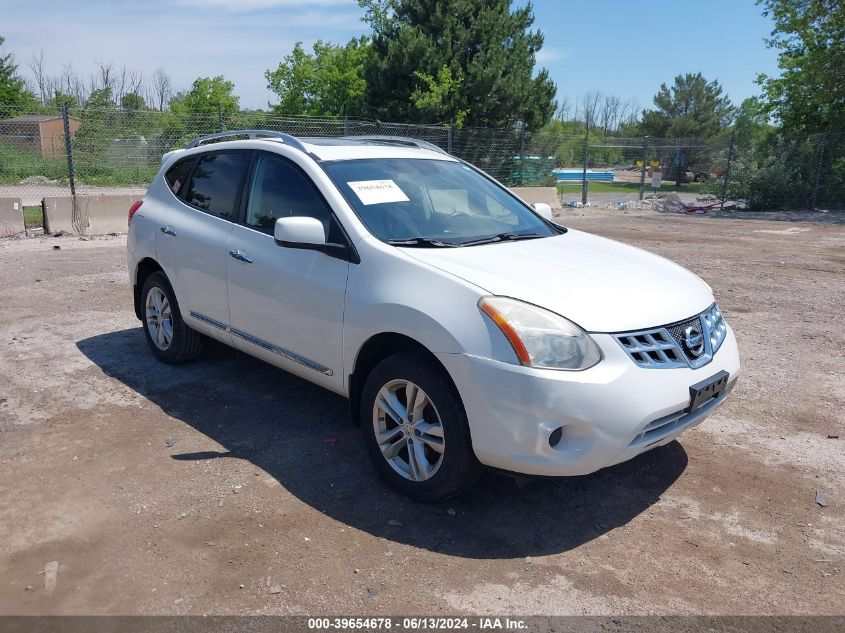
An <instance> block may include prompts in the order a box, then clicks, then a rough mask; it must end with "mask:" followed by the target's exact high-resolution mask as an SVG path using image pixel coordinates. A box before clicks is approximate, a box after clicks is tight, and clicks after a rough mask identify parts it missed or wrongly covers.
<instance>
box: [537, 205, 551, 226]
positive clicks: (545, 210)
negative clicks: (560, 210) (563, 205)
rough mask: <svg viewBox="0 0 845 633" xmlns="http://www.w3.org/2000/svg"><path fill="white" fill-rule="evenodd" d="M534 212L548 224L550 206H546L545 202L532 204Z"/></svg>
mask: <svg viewBox="0 0 845 633" xmlns="http://www.w3.org/2000/svg"><path fill="white" fill-rule="evenodd" d="M534 210H535V211H536V212H537V214H538V215H539V216H540V217H541V218H544V219H546V220H548V221H549V222H551V221H552V207H551V205H548V204H546V203H545V202H535V203H534Z"/></svg>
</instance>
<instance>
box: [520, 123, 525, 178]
mask: <svg viewBox="0 0 845 633" xmlns="http://www.w3.org/2000/svg"><path fill="white" fill-rule="evenodd" d="M524 182H525V123H524V122H520V126H519V184H520V186H521V185H523V184H524Z"/></svg>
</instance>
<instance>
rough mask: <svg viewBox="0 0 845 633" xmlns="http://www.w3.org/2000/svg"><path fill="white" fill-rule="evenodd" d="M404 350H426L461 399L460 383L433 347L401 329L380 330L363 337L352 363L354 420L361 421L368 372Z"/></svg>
mask: <svg viewBox="0 0 845 633" xmlns="http://www.w3.org/2000/svg"><path fill="white" fill-rule="evenodd" d="M401 352H420V353H422V354H424V355H425V356H426V357H427V358H428V359H429V360H431V361H432V363H433V364H434V365H435V366H436V367H438V368H439V369H440V370H441V371H442V372H443V375H444V376H445V377H446V379H447V380H448V381H449V384H450V385H451V386H452V388H453V389H454V390H455V393H457V394H458V398H459V399H460V392H459V391H458V388H457V385H455V381H454V380H452V376H451V375H450V374H449V372H448V370H447V369H446V367H445V366H444V365H443V363H441V362H440V360H439V359H438V358H437V356H435V355H434V353H433V352H432V351H431V350H429V349H428V348H427V347H426V346H425V345H423V344H422V343H420V342H419V341H417V340H416V339H414V338H412V337H410V336H408V335H406V334H400V333H398V332H381V333H379V334H375V335H373V336H371V337H370V338H369V339H367V340H366V341H364V343H363V345H361V347H360V348H359V350H358V353H357V354H356V356H355V364H354V365H353V369H352V372H351V373H350V374H349V378H348V387H349V410H350V414H351V415H352V421H353V422H354V423H355V425H356V426H360V425H361V417H360V410H361V392H362V390H363V388H364V383H365V382H366V380H367V376H369V375H370V372H371V371H372V370H373V368H374V367H375V366H376V365H378V364H379V363H380V362H381V361H383V360H384V359H385V358H387V357H388V356H393V355H394V354H398V353H401Z"/></svg>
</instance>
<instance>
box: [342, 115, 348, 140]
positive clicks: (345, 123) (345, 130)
mask: <svg viewBox="0 0 845 633" xmlns="http://www.w3.org/2000/svg"><path fill="white" fill-rule="evenodd" d="M343 135H344V136H349V115H347V114H344V115H343Z"/></svg>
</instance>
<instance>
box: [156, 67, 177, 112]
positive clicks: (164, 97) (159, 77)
mask: <svg viewBox="0 0 845 633" xmlns="http://www.w3.org/2000/svg"><path fill="white" fill-rule="evenodd" d="M153 94H154V95H155V100H156V101H155V102H156V103H157V104H158V109H159V112H161V111H162V110H164V104H165V103H167V102H168V101H169V100H170V97H171V96H172V94H173V84H172V83H171V81H170V75H168V74H167V72H166V71H165V70H164V68H161V67H159V68H156V71H155V72H154V73H153Z"/></svg>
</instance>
